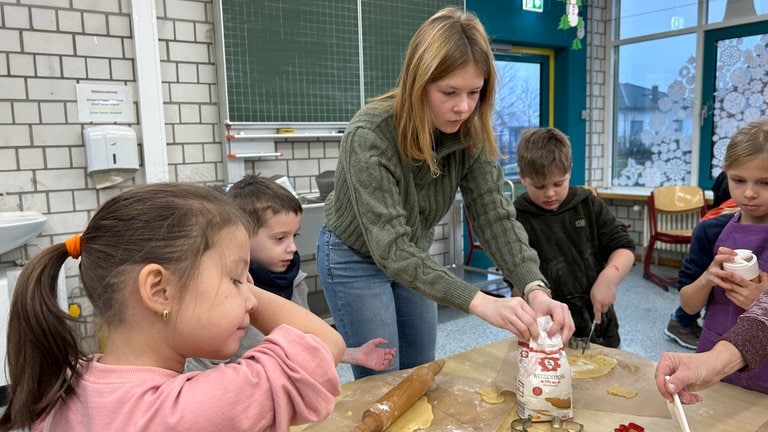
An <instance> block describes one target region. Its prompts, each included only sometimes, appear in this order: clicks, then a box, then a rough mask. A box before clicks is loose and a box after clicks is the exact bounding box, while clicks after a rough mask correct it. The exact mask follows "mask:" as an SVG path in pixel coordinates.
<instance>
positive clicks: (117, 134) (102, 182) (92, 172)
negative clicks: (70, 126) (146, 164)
mask: <svg viewBox="0 0 768 432" xmlns="http://www.w3.org/2000/svg"><path fill="white" fill-rule="evenodd" d="M83 142H84V143H85V159H86V163H87V167H88V175H89V176H90V177H91V178H92V179H93V181H94V183H96V189H102V188H105V187H109V186H114V185H116V184H118V183H122V182H124V181H125V180H128V179H130V178H133V177H134V176H135V175H136V172H137V171H138V170H139V150H138V145H137V142H136V132H135V131H134V130H133V129H131V128H130V127H128V126H118V125H104V126H94V127H90V128H86V129H83Z"/></svg>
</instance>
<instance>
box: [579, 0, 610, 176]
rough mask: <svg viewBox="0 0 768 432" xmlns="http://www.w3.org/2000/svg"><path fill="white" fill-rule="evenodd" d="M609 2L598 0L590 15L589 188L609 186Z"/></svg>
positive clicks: (593, 2)
mask: <svg viewBox="0 0 768 432" xmlns="http://www.w3.org/2000/svg"><path fill="white" fill-rule="evenodd" d="M605 3H606V0H596V1H592V2H590V4H589V11H588V12H587V23H586V29H587V41H588V43H587V44H586V45H585V47H584V49H586V50H587V104H586V107H587V109H586V111H587V112H586V114H587V116H586V117H587V119H586V131H587V136H586V154H585V155H584V157H585V158H586V161H585V162H586V163H585V166H586V170H587V172H586V173H585V175H584V178H585V180H586V183H587V184H590V185H593V186H606V187H607V186H610V183H609V179H608V178H606V173H605V168H606V165H605V158H606V157H607V156H608V154H607V153H606V151H605V150H606V145H607V143H608V138H607V136H606V128H605V121H606V119H607V118H608V116H607V115H606V111H605V96H606V84H607V76H608V71H607V69H606V68H607V67H608V64H607V62H606V46H605V44H606V42H607V41H608V35H607V34H606V28H607V23H606V21H605V20H606V17H607V11H606V4H605Z"/></svg>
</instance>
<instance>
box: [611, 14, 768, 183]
mask: <svg viewBox="0 0 768 432" xmlns="http://www.w3.org/2000/svg"><path fill="white" fill-rule="evenodd" d="M765 13H768V0H755V1H754V3H752V2H751V1H749V0H708V1H706V0H700V1H698V2H696V1H681V0H673V1H669V0H646V1H642V2H638V1H629V0H625V1H623V2H622V1H620V0H616V1H615V8H614V11H613V16H614V19H613V20H612V24H613V28H612V34H613V35H614V41H613V43H612V45H613V49H612V51H611V52H612V55H613V58H614V63H613V64H614V67H615V73H614V77H615V81H614V82H613V89H614V90H613V100H612V101H611V103H612V107H613V119H612V121H613V128H612V131H613V136H612V138H613V139H612V142H613V148H612V153H611V154H612V158H611V167H610V170H611V174H610V176H611V179H612V182H611V183H612V185H614V186H637V187H656V186H661V185H673V184H697V183H698V184H699V185H700V186H702V187H709V186H710V185H711V183H712V180H713V179H714V177H715V176H716V175H717V173H718V172H719V168H718V163H721V159H720V160H719V161H718V157H720V158H721V157H722V152H724V146H723V142H725V143H727V141H728V140H729V139H730V136H731V134H732V133H733V132H735V129H733V128H726V127H723V125H732V124H734V121H733V119H731V118H727V119H725V123H723V125H720V126H719V127H718V126H715V127H714V128H713V127H712V125H711V124H712V119H711V118H712V116H711V114H713V113H714V114H717V113H718V112H719V113H722V112H724V111H726V110H725V109H724V107H725V105H724V103H725V102H730V105H729V106H730V108H729V109H730V110H733V109H736V108H734V107H735V105H736V104H738V101H737V100H735V99H736V98H737V97H736V96H734V94H736V93H738V92H737V91H734V90H730V91H728V92H729V94H730V100H729V101H724V100H723V99H722V98H723V97H725V94H724V91H723V90H722V89H719V88H720V87H721V86H722V85H724V83H726V84H728V85H730V84H731V83H730V81H731V80H736V81H739V79H740V77H741V78H745V77H744V76H740V75H738V73H737V74H732V73H730V71H731V70H732V69H728V71H727V73H729V75H727V76H725V75H724V74H723V73H722V72H721V71H723V70H724V68H723V65H724V63H723V60H722V56H723V51H722V48H723V47H724V46H725V45H724V44H725V43H726V42H722V41H720V42H717V41H710V42H707V38H706V37H701V35H706V34H707V33H708V32H709V33H712V32H716V31H718V30H719V29H724V28H741V27H747V26H748V25H749V24H745V23H749V22H757V21H760V20H759V19H758V18H759V15H761V14H765ZM731 20H736V21H735V22H738V23H739V25H737V26H732V27H728V26H727V24H728V22H729V21H731ZM761 37H762V36H756V37H754V38H752V39H749V40H747V39H746V38H744V39H738V43H739V44H740V45H741V46H740V47H739V49H738V50H736V49H733V48H730V49H729V50H728V53H731V54H733V53H734V52H737V51H738V52H741V53H744V55H743V56H741V58H740V59H738V60H735V61H736V62H737V63H738V62H742V63H745V64H747V65H748V66H749V67H741V68H739V70H740V71H742V72H743V71H744V70H750V69H751V70H756V68H755V65H754V64H752V63H754V58H755V57H760V58H762V57H766V55H762V54H761V53H763V52H768V38H766V37H762V38H761ZM710 39H713V38H710ZM707 43H709V44H711V45H713V46H714V45H715V44H718V43H719V45H717V46H718V47H720V48H721V49H720V51H717V50H716V49H714V48H710V49H707V47H706V46H705V44H707ZM729 43H734V42H729ZM746 45H750V46H749V47H747V46H746ZM701 46H704V49H705V51H704V52H705V55H704V58H702V59H699V60H697V59H696V53H697V50H698V49H699V48H700V47H701ZM756 53H757V54H756ZM715 56H720V57H721V58H720V59H717V60H713V57H715ZM750 56H752V57H750ZM699 61H701V62H702V65H703V68H702V69H703V70H704V71H705V72H707V71H715V70H716V71H717V72H716V74H717V77H714V74H712V73H711V72H710V73H707V75H713V76H710V77H707V76H705V77H697V76H696V71H697V66H699V67H700V68H701V65H697V63H698V62H699ZM750 62H752V63H750ZM734 64H736V63H734ZM759 70H760V72H759V73H760V74H763V73H764V69H763V68H760V69H759ZM721 75H722V76H721ZM742 75H743V74H742ZM715 80H717V83H715ZM742 81H743V80H742ZM753 81H754V80H753ZM702 82H704V85H702ZM708 88H709V90H708ZM697 90H699V91H700V92H701V93H703V96H699V95H700V94H701V93H699V94H698V95H697ZM741 90H744V89H743V88H742V89H741ZM741 90H740V91H741ZM751 90H754V91H752V92H751V93H750V94H752V95H756V94H757V90H755V89H751ZM741 94H743V91H741ZM697 97H701V98H702V100H703V101H705V105H706V106H705V110H703V111H702V110H701V108H702V103H701V101H698V100H697ZM751 99H752V100H750V101H749V102H750V103H752V102H754V103H757V97H756V96H753V97H752V98H751ZM760 103H762V104H763V105H765V104H764V103H763V102H762V99H761V102H760ZM747 108H748V107H747V106H746V105H744V104H742V105H741V106H740V107H739V109H742V110H746V109H747ZM718 109H719V111H718V112H714V111H715V110H718ZM739 109H737V111H738V112H737V113H734V115H733V117H738V118H739V119H741V120H744V121H743V123H746V121H747V120H748V118H753V117H754V116H755V115H763V116H765V115H766V111H765V110H764V111H763V112H762V113H759V114H757V113H753V112H752V111H749V112H743V113H742V112H741V111H739ZM707 115H709V117H707ZM722 117H723V115H720V118H722ZM707 124H709V126H708V127H707ZM713 140H714V142H713ZM699 143H701V144H699ZM696 150H700V151H698V152H697V151H696ZM694 154H698V155H699V158H701V160H693V155H694ZM705 159H706V160H705ZM720 166H721V165H720ZM696 174H699V175H698V176H697V177H695V175H696Z"/></svg>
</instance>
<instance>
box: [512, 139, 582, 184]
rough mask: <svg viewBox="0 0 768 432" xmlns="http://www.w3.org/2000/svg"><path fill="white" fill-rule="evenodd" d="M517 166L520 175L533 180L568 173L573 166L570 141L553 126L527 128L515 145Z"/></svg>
mask: <svg viewBox="0 0 768 432" xmlns="http://www.w3.org/2000/svg"><path fill="white" fill-rule="evenodd" d="M517 167H518V171H519V172H520V177H524V178H527V179H531V180H534V181H535V180H539V181H541V180H544V179H546V178H547V177H548V176H550V175H562V174H568V173H570V172H571V169H572V168H573V156H571V142H570V141H568V137H567V136H565V134H564V133H562V132H560V131H559V130H558V129H555V128H535V129H528V130H526V131H525V132H524V133H523V136H522V137H520V142H519V143H518V145H517Z"/></svg>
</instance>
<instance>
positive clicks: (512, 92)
mask: <svg viewBox="0 0 768 432" xmlns="http://www.w3.org/2000/svg"><path fill="white" fill-rule="evenodd" d="M494 55H495V65H496V72H497V75H498V81H497V85H496V99H495V111H494V115H493V127H494V131H495V132H496V144H497V145H498V146H499V152H500V153H501V156H502V158H501V160H500V161H499V163H500V164H501V166H502V168H503V169H504V176H505V177H506V178H508V179H512V180H517V143H518V142H519V141H520V135H521V134H522V131H523V130H525V129H528V128H531V127H539V126H551V125H552V124H553V118H554V111H553V109H552V106H553V105H554V104H553V98H554V91H553V89H554V75H555V74H554V67H555V65H554V51H553V50H548V49H540V48H524V47H514V48H512V49H510V50H504V51H501V50H497V51H495V52H494Z"/></svg>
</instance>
